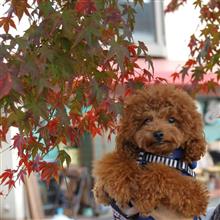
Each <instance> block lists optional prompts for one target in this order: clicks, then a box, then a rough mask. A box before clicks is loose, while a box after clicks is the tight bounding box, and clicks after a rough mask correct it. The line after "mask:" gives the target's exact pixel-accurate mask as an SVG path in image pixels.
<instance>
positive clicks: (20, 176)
mask: <svg viewBox="0 0 220 220" xmlns="http://www.w3.org/2000/svg"><path fill="white" fill-rule="evenodd" d="M26 175H27V172H26V170H24V169H21V170H20V171H19V172H18V176H17V177H18V179H19V181H22V182H23V183H24V177H25V176H26Z"/></svg>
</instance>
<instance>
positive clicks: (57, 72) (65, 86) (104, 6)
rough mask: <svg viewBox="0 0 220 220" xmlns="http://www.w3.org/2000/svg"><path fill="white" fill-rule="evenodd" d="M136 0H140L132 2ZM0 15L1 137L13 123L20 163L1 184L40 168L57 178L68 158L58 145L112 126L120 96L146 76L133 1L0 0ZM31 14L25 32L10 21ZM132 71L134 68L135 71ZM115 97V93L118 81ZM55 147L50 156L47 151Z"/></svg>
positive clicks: (43, 175) (0, 179)
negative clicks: (0, 8) (0, 1)
mask: <svg viewBox="0 0 220 220" xmlns="http://www.w3.org/2000/svg"><path fill="white" fill-rule="evenodd" d="M134 2H135V4H141V2H142V1H134ZM4 3H5V7H6V8H8V9H7V10H6V11H5V14H4V16H3V17H1V18H0V26H1V27H2V28H3V30H4V32H5V33H4V34H2V35H0V44H1V46H0V107H1V110H2V112H1V117H0V124H1V129H0V138H1V141H6V133H7V132H8V130H9V128H10V127H11V126H14V127H17V128H18V129H19V132H18V133H17V134H16V135H15V136H14V137H13V144H12V146H11V149H16V150H17V154H18V158H19V163H18V167H17V168H16V169H7V170H5V171H4V172H3V173H2V174H1V176H0V184H4V185H8V188H9V189H10V188H11V187H13V186H14V183H15V181H17V180H19V181H22V182H23V181H24V177H25V175H29V174H30V173H31V172H38V173H40V175H41V178H42V179H43V180H45V181H47V182H49V180H50V178H51V177H52V176H53V177H55V178H56V179H57V176H58V170H59V169H60V167H62V164H63V163H64V162H66V163H67V164H69V163H70V156H69V155H68V154H67V153H66V151H65V149H60V148H59V146H60V144H61V143H62V144H64V145H66V146H75V145H77V143H78V141H79V139H80V137H81V135H82V134H83V133H84V132H85V131H87V132H90V133H91V134H92V135H93V136H95V135H96V134H101V133H103V132H109V133H112V132H114V131H115V122H116V118H117V114H118V113H119V112H120V108H121V100H122V98H121V96H122V95H124V94H127V93H129V92H130V91H131V90H132V89H134V88H136V87H140V86H142V85H143V84H145V83H147V82H148V81H149V80H150V79H151V73H150V72H149V70H147V69H142V68H141V67H139V66H138V64H137V59H138V56H139V55H140V54H142V56H143V57H144V58H145V60H146V62H150V65H152V64H151V60H150V57H149V55H148V50H147V47H146V46H145V45H144V43H142V42H138V44H134V43H133V41H132V35H131V32H132V28H133V25H134V16H133V14H134V11H133V10H131V9H132V7H131V5H129V4H127V3H125V4H121V5H119V3H118V1H115V0H96V1H95V0H78V1H76V0H75V1H74V0H73V1H69V0H51V1H46V0H33V1H27V0H21V1H15V0H11V1H9V0H5V1H4ZM25 16H26V18H28V19H29V21H30V26H29V27H27V30H26V31H25V33H24V35H23V36H14V35H12V34H10V31H11V30H12V29H19V23H18V24H16V20H21V19H22V18H24V17H25ZM137 70H138V71H137ZM122 85H123V88H124V91H123V92H122V94H121V95H118V94H116V90H117V89H118V88H120V87H122ZM54 148H57V149H58V150H59V153H58V156H57V159H56V161H54V162H53V163H47V162H45V161H44V159H43V158H44V155H46V154H47V153H48V152H49V151H51V150H52V149H54Z"/></svg>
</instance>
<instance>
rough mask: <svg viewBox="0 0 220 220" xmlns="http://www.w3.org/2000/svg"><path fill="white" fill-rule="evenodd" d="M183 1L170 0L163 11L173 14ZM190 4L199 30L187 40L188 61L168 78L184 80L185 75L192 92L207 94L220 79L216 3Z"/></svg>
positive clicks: (213, 0) (218, 8)
mask: <svg viewBox="0 0 220 220" xmlns="http://www.w3.org/2000/svg"><path fill="white" fill-rule="evenodd" d="M187 1H188V0H171V1H170V3H169V4H168V5H167V8H166V10H165V11H166V12H173V11H175V10H177V9H178V8H179V7H180V6H184V4H186V3H187ZM188 2H189V1H188ZM193 5H194V6H195V8H196V9H198V10H199V12H200V15H199V19H200V26H199V31H198V33H193V34H192V35H191V37H190V41H189V44H188V47H189V49H190V56H189V59H188V60H187V61H186V63H185V65H184V66H183V67H182V68H181V70H180V71H179V72H175V73H173V74H172V77H173V79H174V80H175V79H177V78H180V77H181V78H182V79H183V80H184V78H185V77H186V76H190V79H191V80H190V81H191V83H192V86H193V87H194V91H195V92H198V91H200V90H203V91H204V92H206V93H207V92H209V91H210V90H211V91H215V89H216V87H217V86H218V85H219V84H218V81H219V80H220V34H219V33H220V1H219V0H209V1H204V0H194V1H193ZM179 10H180V9H179ZM210 73H211V74H212V77H211V78H210V79H208V80H206V81H204V77H205V76H206V75H207V74H210Z"/></svg>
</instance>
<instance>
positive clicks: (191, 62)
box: [184, 59, 196, 68]
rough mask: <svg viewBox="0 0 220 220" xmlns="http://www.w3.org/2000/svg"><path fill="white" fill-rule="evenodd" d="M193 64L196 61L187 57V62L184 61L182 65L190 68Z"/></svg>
mask: <svg viewBox="0 0 220 220" xmlns="http://www.w3.org/2000/svg"><path fill="white" fill-rule="evenodd" d="M194 64H196V61H195V60H193V59H189V60H187V62H186V63H185V65H184V66H186V67H188V68H190V67H191V66H193V65H194Z"/></svg>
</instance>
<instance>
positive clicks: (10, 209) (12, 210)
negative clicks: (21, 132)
mask: <svg viewBox="0 0 220 220" xmlns="http://www.w3.org/2000/svg"><path fill="white" fill-rule="evenodd" d="M16 133H17V129H15V128H11V129H10V130H9V132H8V133H7V137H6V139H7V143H5V142H3V143H2V148H1V149H0V152H1V153H0V173H1V172H2V171H4V170H5V169H16V167H17V164H18V158H17V152H16V151H15V150H10V151H9V150H5V149H7V148H8V147H10V146H11V145H12V143H13V141H12V137H13V136H14V135H15V134H16ZM7 190H8V189H7V188H6V187H4V186H2V185H0V191H4V193H7ZM24 218H25V201H24V187H23V184H22V183H19V182H17V183H16V188H15V189H13V190H11V191H10V193H9V194H8V196H6V197H5V198H3V197H2V196H0V219H1V220H2V219H13V220H18V219H19V220H20V219H24Z"/></svg>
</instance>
